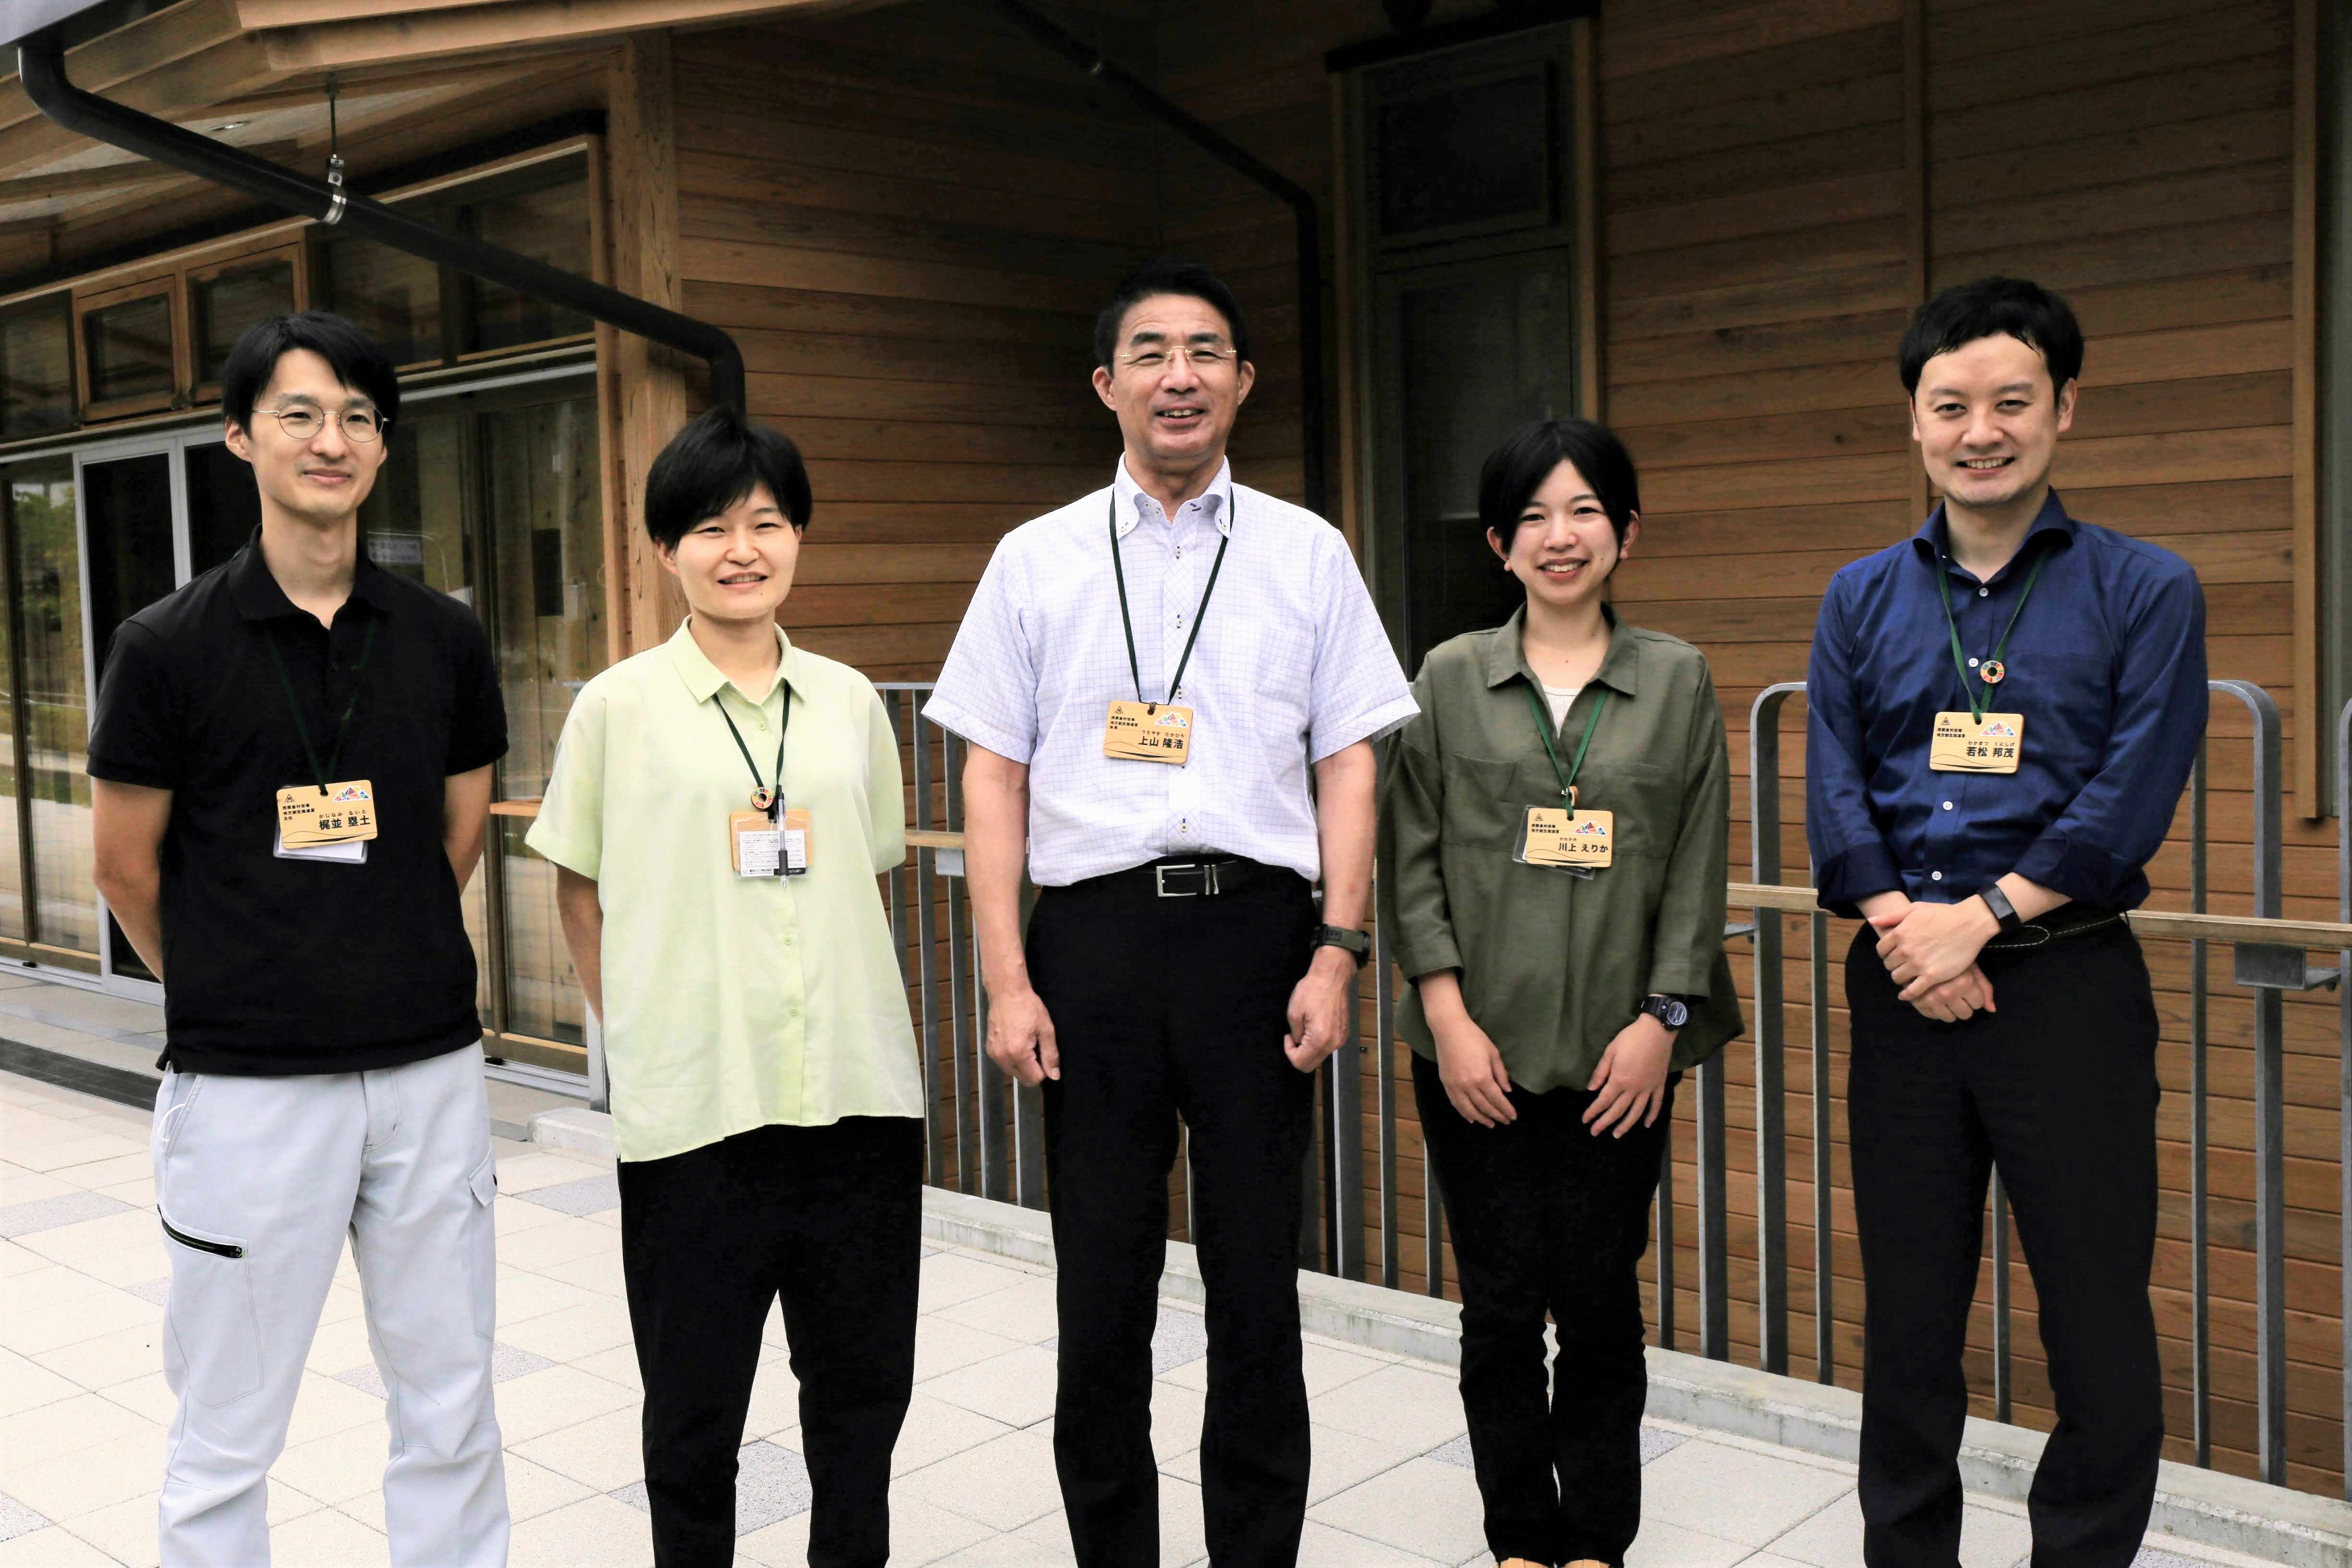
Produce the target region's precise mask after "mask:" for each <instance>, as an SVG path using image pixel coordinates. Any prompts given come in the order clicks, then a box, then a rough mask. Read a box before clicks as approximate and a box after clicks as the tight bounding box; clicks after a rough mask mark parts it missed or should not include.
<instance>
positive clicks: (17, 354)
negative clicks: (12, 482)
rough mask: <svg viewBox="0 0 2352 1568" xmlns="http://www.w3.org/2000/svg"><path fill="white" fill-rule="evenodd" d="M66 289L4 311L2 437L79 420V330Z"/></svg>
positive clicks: (0, 320) (0, 332) (0, 324)
mask: <svg viewBox="0 0 2352 1568" xmlns="http://www.w3.org/2000/svg"><path fill="white" fill-rule="evenodd" d="M71 320H72V317H71V313H70V310H69V301H68V298H67V296H65V295H63V294H52V295H50V296H49V297H48V298H47V299H46V300H35V301H34V302H33V303H32V304H30V305H28V306H26V307H23V308H21V309H18V310H10V311H8V312H7V313H6V314H5V315H0V437H6V438H8V439H10V440H15V439H16V438H17V437H22V436H37V435H40V434H41V433H42V432H44V431H47V430H63V429H66V428H68V426H71V425H72V424H73V422H74V400H73V329H72V326H71V324H70V323H71Z"/></svg>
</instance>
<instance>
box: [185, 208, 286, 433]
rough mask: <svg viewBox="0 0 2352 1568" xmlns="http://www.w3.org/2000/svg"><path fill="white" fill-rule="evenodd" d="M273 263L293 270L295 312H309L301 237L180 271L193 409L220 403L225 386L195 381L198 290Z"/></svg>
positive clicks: (187, 369)
mask: <svg viewBox="0 0 2352 1568" xmlns="http://www.w3.org/2000/svg"><path fill="white" fill-rule="evenodd" d="M273 261H283V262H285V263H287V264H288V265H289V266H290V267H292V268H293V269H294V309H295V310H309V309H310V247H307V246H306V245H304V244H303V243H302V240H301V238H300V237H299V236H298V237H291V238H289V239H287V240H285V241H284V242H282V243H280V244H277V245H269V246H264V247H261V248H259V249H256V250H247V251H243V252H240V253H239V254H237V255H236V256H229V257H223V258H220V259H218V260H215V261H207V262H205V263H203V264H202V265H201V266H192V267H184V268H181V269H180V275H181V278H182V279H183V280H184V281H183V285H182V286H183V288H184V290H185V292H186V295H187V301H186V302H187V317H188V320H187V331H186V337H187V349H188V358H187V363H186V365H185V367H184V379H185V381H186V382H187V383H188V401H189V403H190V404H191V405H194V404H200V403H218V402H219V401H220V395H221V384H220V383H219V382H218V381H197V380H196V379H195V378H196V373H197V368H198V367H197V364H196V353H197V348H196V290H197V289H199V288H200V287H202V286H203V285H204V284H206V283H209V282H212V281H213V280H215V279H218V278H220V277H222V276H224V275H225V274H227V273H230V272H236V271H238V270H240V269H242V268H249V267H252V266H254V265H255V264H256V263H268V262H273Z"/></svg>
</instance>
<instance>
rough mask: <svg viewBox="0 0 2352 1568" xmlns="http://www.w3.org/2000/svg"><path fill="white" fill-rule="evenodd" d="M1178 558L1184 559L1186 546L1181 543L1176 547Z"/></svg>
mask: <svg viewBox="0 0 2352 1568" xmlns="http://www.w3.org/2000/svg"><path fill="white" fill-rule="evenodd" d="M1176 559H1177V560H1179V561H1181V560H1183V559H1184V547H1183V546H1182V545H1181V544H1180V545H1178V546H1177V547H1176Z"/></svg>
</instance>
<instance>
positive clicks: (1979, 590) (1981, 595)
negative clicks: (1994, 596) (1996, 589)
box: [1977, 588, 1992, 599]
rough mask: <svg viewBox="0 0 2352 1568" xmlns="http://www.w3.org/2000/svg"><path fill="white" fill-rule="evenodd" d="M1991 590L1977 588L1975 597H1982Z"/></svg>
mask: <svg viewBox="0 0 2352 1568" xmlns="http://www.w3.org/2000/svg"><path fill="white" fill-rule="evenodd" d="M1991 592H1992V590H1991V589H1990V588H1979V589H1978V590H1977V597H1978V598H1979V599H1981V598H1983V597H1984V596H1985V595H1987V594H1990V593H1991Z"/></svg>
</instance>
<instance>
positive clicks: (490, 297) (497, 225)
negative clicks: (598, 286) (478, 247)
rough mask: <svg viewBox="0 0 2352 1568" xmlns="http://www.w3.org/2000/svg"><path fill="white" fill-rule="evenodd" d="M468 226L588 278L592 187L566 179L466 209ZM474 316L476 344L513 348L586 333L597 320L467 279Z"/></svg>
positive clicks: (495, 241)
mask: <svg viewBox="0 0 2352 1568" xmlns="http://www.w3.org/2000/svg"><path fill="white" fill-rule="evenodd" d="M465 220H466V226H467V229H468V230H469V231H470V232H471V233H473V234H474V235H475V236H477V237H479V238H482V239H485V240H488V242H489V243H490V244H492V245H496V246H499V247H504V248H506V249H508V250H515V251H520V252H521V253H522V254H523V255H525V256H528V257H530V258H532V259H533V260H536V261H544V262H546V263H547V264H548V265H549V266H550V267H554V268H561V269H562V270H563V271H565V272H571V273H576V274H578V275H579V276H581V277H583V278H584V277H586V276H588V275H589V273H590V272H591V271H592V270H593V268H592V267H591V265H590V258H589V255H588V185H587V183H586V182H585V181H584V180H580V179H572V180H567V181H566V182H565V183H563V184H560V185H546V186H542V187H541V188H540V189H538V190H535V191H524V192H520V193H519V194H517V195H510V196H501V197H499V198H498V199H497V200H494V201H487V202H482V203H480V204H478V205H474V206H469V207H467V208H466V209H465ZM466 288H467V297H468V299H469V300H470V301H471V305H472V310H473V318H474V334H473V337H474V341H473V347H474V349H475V351H476V352H479V351H481V350H485V349H509V348H515V347H519V346H520V345H521V344H524V343H535V342H543V341H544V340H546V339H548V338H560V337H568V336H570V335H571V334H572V333H573V332H584V331H588V330H589V329H590V328H591V327H592V326H593V325H594V324H595V323H593V321H590V320H589V319H588V318H587V317H586V316H583V315H582V314H581V313H580V312H579V311H577V310H565V309H563V308H562V306H560V305H552V304H550V303H549V302H548V301H546V300H536V299H532V298H530V297H529V296H527V295H522V294H518V293H516V292H515V291H514V290H513V289H509V288H507V287H505V286H504V285H502V284H498V283H489V282H485V281H483V280H482V279H476V278H469V279H467V280H466Z"/></svg>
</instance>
